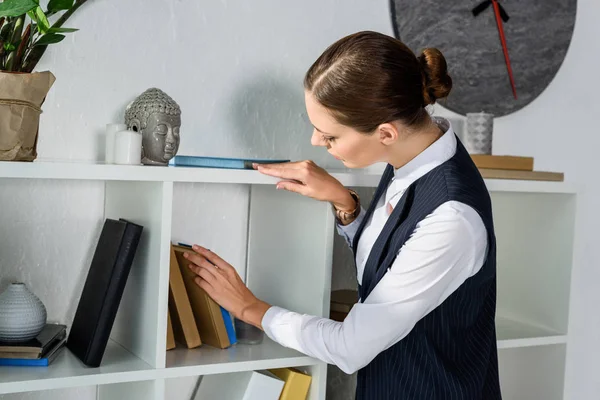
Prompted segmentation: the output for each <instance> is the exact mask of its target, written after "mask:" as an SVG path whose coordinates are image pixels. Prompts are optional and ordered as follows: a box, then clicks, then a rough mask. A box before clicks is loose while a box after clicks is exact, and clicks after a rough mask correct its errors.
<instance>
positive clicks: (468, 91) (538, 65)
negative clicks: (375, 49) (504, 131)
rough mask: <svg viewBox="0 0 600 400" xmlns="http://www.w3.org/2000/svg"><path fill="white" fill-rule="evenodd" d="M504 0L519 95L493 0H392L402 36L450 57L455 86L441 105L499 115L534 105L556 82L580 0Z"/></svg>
mask: <svg viewBox="0 0 600 400" xmlns="http://www.w3.org/2000/svg"><path fill="white" fill-rule="evenodd" d="M497 4H498V5H499V7H498V10H500V9H503V10H504V11H505V13H506V14H505V16H506V15H507V16H508V20H507V21H506V22H504V21H502V26H503V31H504V36H505V41H506V48H507V52H508V58H509V61H510V66H511V67H512V74H513V78H514V84H515V90H516V96H517V98H516V99H515V97H514V95H513V90H512V87H511V82H510V79H509V73H508V71H507V65H506V60H505V56H504V54H503V46H502V43H501V40H500V35H499V31H498V25H497V20H496V12H495V7H494V4H493V2H492V1H481V0H453V1H441V0H390V9H391V10H390V11H391V16H392V23H393V26H394V32H395V35H396V37H397V38H398V39H400V40H401V41H403V42H404V43H405V44H406V45H407V46H408V47H410V48H411V49H412V50H413V51H414V52H415V53H416V54H417V55H419V54H421V51H422V50H423V49H424V48H426V47H437V48H438V49H439V50H440V51H441V52H442V53H443V54H444V56H445V57H446V61H447V62H448V70H449V74H450V77H451V78H452V81H453V86H452V91H451V93H450V95H449V96H448V98H447V99H443V100H441V102H440V103H441V105H443V106H444V107H446V108H448V109H450V110H452V111H455V112H457V113H459V114H463V115H465V114H466V113H468V112H481V111H485V112H488V113H492V114H494V115H495V116H497V117H499V116H502V115H506V114H510V113H512V112H514V111H517V110H519V109H520V108H522V107H524V106H525V105H527V104H529V103H530V102H531V101H533V100H534V99H535V98H536V97H537V96H539V95H540V93H542V91H543V90H544V89H545V88H546V87H547V86H548V84H549V83H550V82H551V81H552V79H553V78H554V76H555V75H556V73H557V72H558V69H559V68H560V66H561V64H562V62H563V60H564V57H565V54H566V52H567V49H568V47H569V43H570V42H571V37H572V34H573V26H574V24H575V12H576V6H577V1H576V0H505V1H502V0H500V1H498V2H497ZM478 6H480V7H479V11H480V12H479V14H478V15H477V16H475V15H474V14H473V9H474V8H476V7H478ZM500 14H501V13H500V12H498V15H500Z"/></svg>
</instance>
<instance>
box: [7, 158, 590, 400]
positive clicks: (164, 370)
mask: <svg viewBox="0 0 600 400" xmlns="http://www.w3.org/2000/svg"><path fill="white" fill-rule="evenodd" d="M330 172H331V173H332V174H333V175H334V176H335V177H336V178H337V179H339V180H340V181H341V182H342V183H343V184H344V185H346V186H348V187H354V188H362V189H365V188H372V187H375V186H377V184H378V182H379V179H380V174H378V173H368V172H355V171H353V172H350V171H330ZM0 179H1V180H2V181H6V180H12V179H19V180H26V181H31V182H47V181H49V180H50V181H54V180H57V181H58V180H60V181H64V180H77V181H97V182H98V181H99V182H101V183H103V186H104V190H103V191H102V196H103V199H101V201H102V204H104V206H103V207H104V208H103V210H104V211H103V212H104V217H106V218H128V219H131V220H132V221H135V222H138V223H140V224H142V225H143V226H144V233H143V237H142V240H141V242H140V246H139V248H138V253H137V254H136V259H135V263H134V266H133V268H132V271H131V275H130V277H129V279H128V283H127V287H126V289H125V293H124V296H123V299H122V302H121V306H120V308H119V313H118V315H117V319H116V321H115V325H114V328H113V330H112V333H111V341H110V343H109V346H108V348H107V351H106V353H105V356H104V358H103V362H102V365H101V367H99V368H87V367H85V366H83V364H81V363H80V362H79V360H78V359H77V358H76V357H74V356H73V355H72V354H70V353H69V352H68V351H64V352H63V354H61V355H60V356H59V357H58V358H57V359H56V360H55V361H54V363H53V364H52V365H51V366H50V367H48V368H39V367H38V368H23V367H19V368H7V367H2V368H1V369H0V395H1V394H5V393H18V392H29V391H43V390H50V389H58V388H70V387H79V386H91V385H99V386H98V396H97V397H98V399H101V400H104V399H118V398H127V399H128V400H135V399H144V400H145V399H155V400H163V399H165V398H166V396H165V387H166V381H167V380H170V379H174V378H184V377H194V376H200V375H207V374H225V373H233V372H239V371H249V370H258V369H268V368H280V367H300V368H303V369H305V370H306V371H307V372H309V373H310V374H311V375H312V376H313V383H312V385H311V391H310V396H309V399H310V400H324V399H325V391H326V373H327V372H326V371H327V366H326V365H325V364H324V363H322V362H320V361H319V360H315V359H312V358H310V357H307V356H305V355H303V354H301V353H298V352H296V351H294V350H291V349H287V348H284V347H282V346H280V345H278V344H277V343H274V342H272V341H270V340H269V339H267V338H265V341H264V342H263V343H262V344H260V345H254V346H251V345H241V344H237V345H235V346H233V347H232V348H229V349H226V350H220V349H215V348H211V347H209V346H206V345H204V346H202V347H201V348H198V349H192V350H187V349H183V348H177V349H175V350H171V351H169V352H167V351H166V348H165V343H166V319H167V318H166V316H167V307H168V278H169V274H168V271H169V243H170V242H171V241H172V240H175V238H179V237H189V236H191V233H193V234H194V236H195V237H197V236H198V235H203V236H202V237H203V238H206V240H207V241H210V240H226V238H227V235H228V234H231V235H236V238H238V239H239V240H241V241H244V242H245V243H246V244H247V245H246V249H242V251H240V249H229V251H230V254H232V255H233V256H232V257H233V258H234V259H235V260H234V261H235V262H232V264H233V265H234V266H236V267H237V268H238V272H240V274H241V275H242V276H243V277H244V276H247V284H248V286H249V287H250V288H251V289H252V290H253V291H254V292H255V293H256V294H257V296H258V297H260V298H262V299H264V300H266V301H268V302H270V303H272V304H277V305H280V306H283V307H287V308H290V309H293V310H295V311H299V312H305V313H310V314H313V315H321V316H327V315H328V313H329V296H330V291H331V276H332V265H333V263H334V236H335V226H334V218H333V214H332V213H331V210H330V206H329V205H328V204H326V203H323V202H317V201H313V200H310V199H307V198H304V197H302V196H299V195H295V194H293V193H289V192H285V191H277V190H276V189H275V188H274V183H275V182H277V179H275V178H270V177H267V176H264V175H262V174H260V173H259V172H257V171H247V170H225V169H197V168H179V167H177V168H174V167H149V166H118V165H103V164H94V163H71V162H33V163H17V162H0ZM36 184H37V183H36ZM486 185H487V186H488V189H489V190H490V192H491V193H492V201H493V206H494V217H495V223H496V235H497V240H498V319H497V333H498V348H499V353H500V362H501V368H500V370H501V379H502V385H503V391H504V392H505V393H519V390H522V391H524V392H526V393H529V394H531V397H527V398H544V399H562V392H563V390H564V385H563V375H564V363H565V355H566V346H567V344H568V338H569V335H568V310H569V298H570V276H571V268H572V264H573V261H572V260H573V235H574V221H575V204H576V194H577V191H578V190H577V187H576V186H574V185H571V184H569V183H565V182H537V181H510V180H486ZM232 188H233V189H232ZM211 190H212V191H211ZM220 190H225V191H227V190H231V191H232V193H234V195H237V194H239V197H240V199H241V200H240V202H241V203H242V206H240V207H238V208H237V209H235V210H230V215H234V219H235V220H236V221H238V222H239V220H243V221H247V222H244V224H245V230H243V231H240V230H239V229H237V230H232V231H231V232H229V231H227V230H226V229H225V230H223V229H221V230H220V231H219V230H214V228H215V224H217V222H218V221H217V222H215V221H214V220H210V213H209V211H206V210H205V211H203V212H205V213H206V214H203V215H202V218H200V217H198V215H195V216H194V219H193V221H194V224H196V225H199V227H198V228H197V229H196V231H194V230H191V231H190V227H189V226H188V225H189V224H191V223H192V222H191V221H190V220H189V217H187V215H185V213H186V212H188V211H189V210H190V209H193V208H194V207H195V208H199V209H201V208H202V207H200V206H197V205H195V203H194V201H193V200H190V198H192V197H193V196H194V193H198V192H206V193H218V192H219V191H220ZM182 197H183V198H182ZM240 202H238V203H240ZM238 203H236V204H238ZM222 206H223V207H228V206H230V205H228V204H226V203H223V205H222ZM182 213H184V215H182ZM198 218H199V220H198ZM203 222H205V225H206V226H203ZM218 223H223V224H227V223H231V222H230V221H220V222H218ZM238 225H239V224H238ZM232 226H233V225H232ZM236 226H237V225H236ZM47 229H50V228H48V227H47ZM213 230H214V231H215V233H214V237H213V236H211V232H212V231H213ZM190 232H191V233H190ZM79 268H80V269H81V271H87V268H89V265H80V266H79ZM86 273H87V272H86ZM67 325H69V323H68V321H67ZM536 368H537V371H538V372H536V374H530V371H531V369H536ZM540 368H541V370H543V371H544V372H543V373H542V372H539V371H540ZM516 370H520V371H521V373H517V372H515V371H516ZM532 379H533V380H532ZM550 384H551V388H552V394H551V395H549V397H547V396H546V395H547V394H548V393H550V391H549V390H550V389H548V385H550ZM536 390H538V391H537V392H536ZM505 398H508V399H510V398H511V397H510V396H508V397H506V396H505Z"/></svg>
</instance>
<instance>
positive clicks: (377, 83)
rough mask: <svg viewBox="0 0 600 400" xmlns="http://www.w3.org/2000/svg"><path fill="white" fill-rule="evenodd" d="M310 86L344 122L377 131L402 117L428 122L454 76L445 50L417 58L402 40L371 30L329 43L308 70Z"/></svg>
mask: <svg viewBox="0 0 600 400" xmlns="http://www.w3.org/2000/svg"><path fill="white" fill-rule="evenodd" d="M304 87H305V89H306V90H308V91H310V92H312V94H313V96H314V97H315V99H316V100H317V101H318V102H319V103H320V104H322V105H323V106H324V107H325V108H327V109H329V111H330V112H331V113H332V115H333V116H334V118H335V119H336V120H337V121H338V122H339V123H341V124H343V125H346V126H350V127H352V128H354V129H356V130H358V131H359V132H362V133H372V132H373V131H374V130H375V129H376V128H377V126H379V125H380V124H383V123H386V122H392V121H396V120H399V121H401V122H402V123H404V124H406V125H407V126H418V125H419V124H422V123H423V122H424V121H426V119H427V116H428V114H427V111H426V110H425V106H427V105H428V104H433V103H435V101H436V100H437V99H439V98H443V97H446V96H448V94H449V93H450V89H451V88H452V79H451V78H450V76H448V70H447V65H446V60H445V58H444V56H443V55H442V53H441V52H440V51H439V50H437V49H433V48H429V49H425V50H424V51H423V53H422V54H421V55H420V56H419V57H418V58H417V57H416V56H415V54H414V53H413V52H412V51H411V50H410V49H409V48H408V47H407V46H406V45H404V44H403V43H402V42H401V41H399V40H397V39H395V38H392V37H390V36H387V35H384V34H381V33H377V32H370V31H365V32H358V33H355V34H352V35H349V36H346V37H344V38H342V39H340V40H338V41H337V42H335V43H334V44H332V45H331V46H329V47H328V48H327V49H326V50H325V52H323V54H321V56H320V57H319V58H318V59H317V61H315V63H314V64H313V65H312V66H311V67H310V69H309V70H308V72H307V73H306V76H305V78H304Z"/></svg>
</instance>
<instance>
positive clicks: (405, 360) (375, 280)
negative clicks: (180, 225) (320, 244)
mask: <svg viewBox="0 0 600 400" xmlns="http://www.w3.org/2000/svg"><path fill="white" fill-rule="evenodd" d="M304 85H305V102H306V109H307V112H308V116H309V118H310V120H311V123H312V124H313V126H314V132H313V135H312V139H311V142H312V144H313V145H315V146H323V147H325V148H326V149H327V151H328V152H329V153H330V154H331V155H333V156H334V157H335V158H337V159H340V160H341V161H342V162H343V163H344V164H345V165H346V166H347V167H350V168H362V167H366V166H368V165H371V164H373V163H378V162H385V163H387V164H388V165H387V168H386V170H385V172H384V174H383V177H382V178H381V181H380V183H379V187H378V188H377V191H376V193H375V196H374V198H373V201H372V202H371V204H370V206H369V208H368V209H367V210H365V209H364V208H363V207H362V206H361V205H360V199H359V197H358V196H357V195H356V193H355V192H353V191H351V190H348V189H346V188H344V187H343V186H342V185H341V184H340V183H339V182H338V181H337V180H336V179H334V178H333V177H331V176H330V175H329V174H327V172H325V171H324V170H323V169H321V168H319V167H318V166H316V165H315V164H314V163H312V162H310V161H303V162H294V163H286V164H278V165H259V166H257V167H256V168H257V169H258V170H259V171H260V172H261V173H263V174H267V175H270V176H274V177H278V178H282V181H280V182H279V183H277V188H279V189H285V190H289V191H293V192H297V193H299V194H301V195H305V196H309V197H312V198H314V199H317V200H321V201H328V202H330V203H331V204H332V205H333V208H334V210H335V214H336V219H337V225H338V231H339V232H340V234H342V235H343V236H344V237H345V239H346V241H347V242H348V244H349V245H350V247H351V248H352V250H353V251H354V255H355V258H356V266H357V275H358V282H359V296H360V299H361V300H360V301H359V303H358V304H356V305H355V306H354V307H353V308H352V310H351V311H350V313H349V314H348V316H347V317H346V319H345V320H344V322H337V321H332V320H329V319H326V318H320V317H314V316H308V315H301V314H298V313H294V312H292V311H288V310H284V309H282V308H279V307H276V306H271V305H269V304H266V303H265V302H263V301H261V300H259V299H257V298H256V297H255V296H254V295H253V294H252V293H251V292H250V291H249V290H248V289H247V288H246V287H245V286H244V284H243V283H242V281H241V279H240V278H239V276H238V275H237V273H236V272H235V270H234V269H233V267H232V266H231V265H229V264H228V263H227V262H225V261H224V260H222V259H221V258H220V257H219V256H217V255H216V254H214V253H211V252H210V251H208V250H206V249H204V248H202V247H199V246H194V250H195V252H190V254H189V255H188V258H189V259H190V260H191V261H192V264H193V265H192V266H191V268H192V269H193V270H194V271H195V272H196V273H197V274H198V278H197V283H198V285H200V287H202V288H203V289H205V290H206V291H207V292H208V294H209V295H210V296H211V297H213V298H214V299H215V301H217V302H218V303H219V304H221V305H222V306H223V307H225V308H226V309H228V310H230V311H231V312H232V313H233V314H234V316H235V317H236V318H239V319H242V320H244V321H246V322H247V323H250V324H253V325H255V326H257V327H259V328H261V329H264V331H265V332H266V334H267V335H268V336H269V337H270V338H272V339H273V340H275V341H277V342H279V343H280V344H282V345H283V346H287V347H291V348H294V349H297V350H299V351H301V352H303V353H305V354H308V355H310V356H313V357H316V358H319V359H321V360H323V361H325V362H327V363H332V364H335V365H337V366H338V367H339V368H341V369H342V370H343V371H345V372H346V373H352V372H354V371H359V372H358V384H357V392H356V393H357V399H418V400H424V399H465V400H466V399H468V400H476V399H485V400H490V399H500V398H501V395H500V388H499V383H498V364H497V351H496V334H495V326H494V325H495V324H494V320H495V308H496V244H495V235H494V227H493V221H492V211H491V204H490V198H489V194H488V192H487V190H486V187H485V184H484V181H483V179H482V178H481V175H480V174H479V172H478V170H477V168H476V167H475V165H474V164H473V162H472V160H471V158H470V156H469V154H468V153H467V152H466V150H465V149H464V147H463V146H462V144H461V143H460V141H459V140H458V139H457V137H456V136H455V134H454V132H453V131H452V128H451V127H450V125H449V123H448V122H447V121H446V120H443V119H439V118H431V117H430V116H429V114H428V113H427V111H426V109H425V107H426V106H427V105H429V104H433V103H434V102H435V101H436V99H438V98H442V97H446V96H447V95H448V93H449V92H450V89H451V86H452V80H451V79H450V77H449V76H448V74H447V69H446V61H445V59H444V57H443V55H442V54H441V53H440V52H439V51H438V50H436V49H426V50H425V51H424V52H423V54H422V55H421V56H419V57H418V58H417V57H416V56H415V55H414V54H413V53H412V52H411V51H410V50H409V49H408V48H407V47H406V46H405V45H404V44H402V43H401V42H399V41H398V40H396V39H394V38H391V37H388V36H386V35H383V34H379V33H374V32H360V33H356V34H353V35H350V36H348V37H345V38H343V39H341V40H339V41H338V42H336V43H335V44H333V45H332V46H330V47H329V48H328V49H327V50H326V51H325V52H324V53H323V54H322V55H321V56H320V57H319V59H317V61H316V62H315V63H314V64H313V65H312V66H311V68H310V69H309V71H308V72H307V74H306V77H305V81H304Z"/></svg>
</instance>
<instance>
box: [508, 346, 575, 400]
mask: <svg viewBox="0 0 600 400" xmlns="http://www.w3.org/2000/svg"><path fill="white" fill-rule="evenodd" d="M565 354H566V346H565V345H564V344H559V345H554V346H539V347H526V348H513V349H503V350H500V351H499V352H498V364H499V373H500V387H501V390H502V397H503V398H505V399H544V400H563V398H564V397H563V392H564V376H565Z"/></svg>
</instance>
